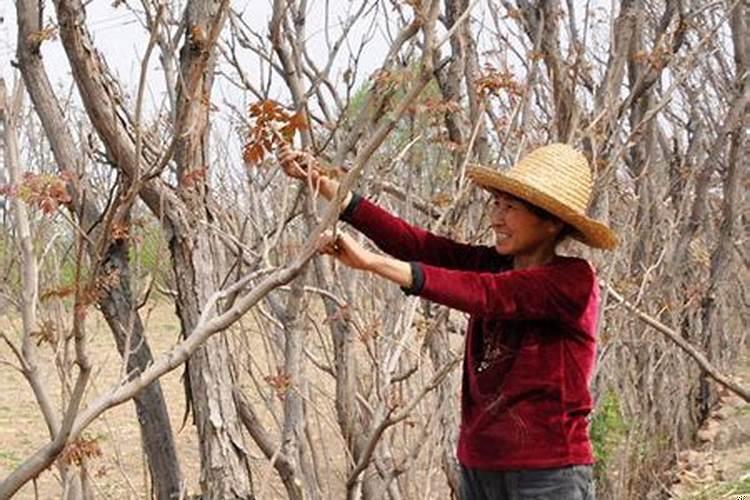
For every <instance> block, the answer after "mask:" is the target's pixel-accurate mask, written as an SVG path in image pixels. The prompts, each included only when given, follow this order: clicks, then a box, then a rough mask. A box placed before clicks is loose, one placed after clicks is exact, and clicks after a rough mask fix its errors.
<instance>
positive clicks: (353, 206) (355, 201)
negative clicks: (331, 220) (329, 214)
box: [339, 191, 362, 222]
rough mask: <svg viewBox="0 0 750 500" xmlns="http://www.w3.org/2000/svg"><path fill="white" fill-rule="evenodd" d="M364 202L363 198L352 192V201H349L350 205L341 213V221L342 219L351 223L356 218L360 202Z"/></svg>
mask: <svg viewBox="0 0 750 500" xmlns="http://www.w3.org/2000/svg"><path fill="white" fill-rule="evenodd" d="M361 201H362V197H361V196H360V195H358V194H357V193H355V192H354V191H352V199H351V200H349V204H348V205H347V206H346V208H344V211H343V212H341V215H339V219H341V220H342V221H344V222H351V221H352V217H354V211H355V210H357V207H358V206H359V202H361Z"/></svg>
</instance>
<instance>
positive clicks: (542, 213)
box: [490, 189, 576, 242]
mask: <svg viewBox="0 0 750 500" xmlns="http://www.w3.org/2000/svg"><path fill="white" fill-rule="evenodd" d="M490 192H491V193H492V195H493V196H498V195H502V196H505V197H508V198H512V199H513V200H516V201H518V202H519V203H521V204H523V206H524V207H525V208H526V209H527V210H528V211H529V212H531V213H532V214H534V215H536V216H537V217H539V218H540V219H543V220H547V221H559V222H560V223H561V224H562V225H563V227H562V229H561V230H560V233H559V234H558V235H557V242H560V241H562V240H564V239H565V238H567V237H568V236H571V235H573V234H575V232H576V229H575V228H574V227H573V226H571V225H570V224H568V223H567V222H565V221H564V220H562V219H560V217H558V216H557V215H554V214H552V213H550V212H548V211H547V210H545V209H543V208H542V207H539V206H537V205H534V204H533V203H530V202H528V201H526V200H524V199H523V198H519V197H518V196H515V195H513V194H511V193H506V192H505V191H499V190H494V189H493V190H490Z"/></svg>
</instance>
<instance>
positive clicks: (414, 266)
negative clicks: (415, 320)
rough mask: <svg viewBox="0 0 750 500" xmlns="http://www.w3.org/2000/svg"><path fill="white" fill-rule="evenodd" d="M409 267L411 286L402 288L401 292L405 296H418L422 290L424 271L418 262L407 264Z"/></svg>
mask: <svg viewBox="0 0 750 500" xmlns="http://www.w3.org/2000/svg"><path fill="white" fill-rule="evenodd" d="M409 266H411V286H408V287H406V286H402V287H401V290H403V291H404V293H405V294H406V295H419V294H420V293H422V289H423V288H424V271H423V270H422V265H421V264H420V263H419V262H409Z"/></svg>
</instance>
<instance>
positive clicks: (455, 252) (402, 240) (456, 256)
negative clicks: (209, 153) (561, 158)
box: [279, 149, 498, 270]
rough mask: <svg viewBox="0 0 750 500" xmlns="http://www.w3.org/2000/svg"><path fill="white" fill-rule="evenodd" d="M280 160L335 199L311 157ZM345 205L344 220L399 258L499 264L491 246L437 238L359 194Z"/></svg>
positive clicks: (473, 266)
mask: <svg viewBox="0 0 750 500" xmlns="http://www.w3.org/2000/svg"><path fill="white" fill-rule="evenodd" d="M279 160H280V162H281V165H282V167H283V169H284V172H285V173H286V174H287V175H288V176H290V177H293V178H296V179H300V180H306V181H307V182H309V183H310V184H311V186H312V187H313V189H317V190H318V192H319V193H320V194H321V195H322V196H323V197H324V198H326V199H327V200H329V201H330V200H332V199H333V198H334V197H335V196H336V193H337V191H338V189H339V182H338V181H337V180H336V179H332V178H331V177H328V176H326V175H324V174H323V172H322V171H321V170H320V168H319V167H318V166H317V165H316V162H315V159H314V158H313V157H312V156H311V155H309V154H307V153H300V152H295V151H292V150H289V149H283V150H282V151H281V154H280V155H279ZM342 206H343V207H344V209H343V211H342V213H341V220H344V221H346V222H348V223H349V224H351V225H352V226H353V227H354V228H355V229H357V230H358V231H360V232H361V233H362V234H364V235H365V236H367V237H368V238H369V239H370V240H372V242H373V243H375V245H376V246H377V247H378V248H380V249H381V250H382V251H384V252H386V253H387V254H389V255H392V256H393V257H396V258H397V259H400V260H405V261H418V262H423V263H425V264H429V265H433V266H439V267H445V268H449V269H464V270H481V269H486V268H487V267H488V266H491V263H493V262H496V261H497V258H498V255H497V253H496V252H495V250H494V249H493V248H492V247H486V246H476V245H467V244H463V243H458V242H456V241H453V240H451V239H450V238H445V237H442V236H437V235H435V234H433V233H430V232H429V231H426V230H424V229H422V228H419V227H417V226H413V225H411V224H409V223H407V222H406V221H404V220H403V219H401V218H399V217H396V216H394V215H393V214H391V213H390V212H388V211H386V210H384V209H382V208H381V207H379V206H377V205H375V204H374V203H372V202H370V201H368V200H366V199H365V198H362V197H361V196H359V195H357V194H353V193H351V192H350V193H348V194H347V196H346V198H345V199H344V201H343V203H342Z"/></svg>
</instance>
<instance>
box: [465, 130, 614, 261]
mask: <svg viewBox="0 0 750 500" xmlns="http://www.w3.org/2000/svg"><path fill="white" fill-rule="evenodd" d="M467 175H468V176H469V178H470V179H471V180H472V181H474V182H475V183H477V184H479V185H480V186H481V187H483V188H485V189H489V190H498V191H503V192H506V193H509V194H511V195H513V196H515V197H517V198H520V199H522V200H524V201H527V202H529V203H531V204H532V205H535V206H537V207H539V208H542V209H544V210H546V211H547V212H549V213H551V214H552V215H554V216H556V217H558V218H559V219H560V220H562V221H563V222H565V223H567V224H568V225H570V226H571V227H573V228H574V229H575V232H574V233H573V234H572V236H573V237H574V238H576V239H578V240H580V241H582V242H583V243H585V244H587V245H589V246H592V247H594V248H604V249H612V248H614V247H616V246H617V243H618V241H617V235H616V234H615V233H614V231H612V230H611V229H610V228H609V227H607V226H606V225H605V224H603V223H601V222H598V221H596V220H594V219H591V218H589V217H587V216H586V208H587V207H588V204H589V201H590V200H591V187H592V182H591V170H589V163H588V161H587V160H586V158H585V157H584V156H583V155H582V154H581V153H579V152H578V151H576V150H575V149H573V148H572V147H571V146H568V145H567V144H549V145H547V146H542V147H540V148H537V149H535V150H534V151H532V152H531V153H529V154H528V155H526V156H525V157H523V158H522V159H521V161H519V162H518V163H517V164H516V165H514V166H513V167H511V168H510V169H508V170H507V171H506V172H498V171H497V170H493V169H490V168H486V167H472V168H470V169H469V171H468V172H467Z"/></svg>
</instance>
